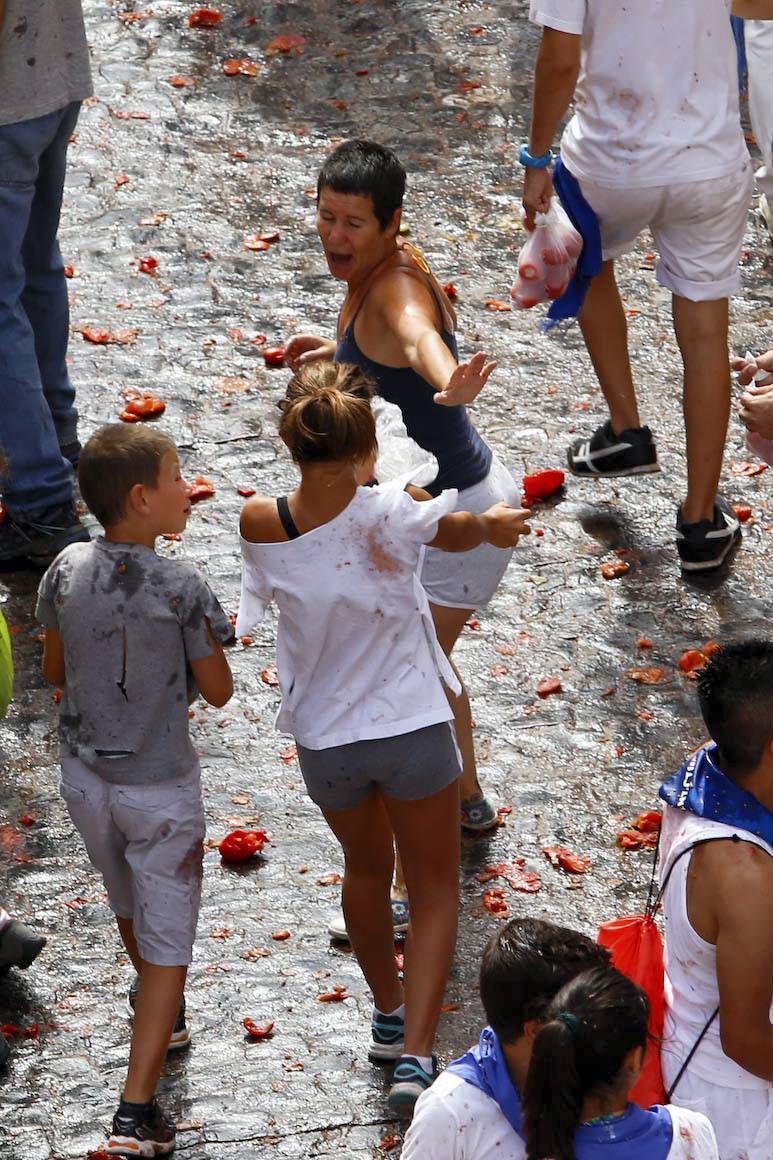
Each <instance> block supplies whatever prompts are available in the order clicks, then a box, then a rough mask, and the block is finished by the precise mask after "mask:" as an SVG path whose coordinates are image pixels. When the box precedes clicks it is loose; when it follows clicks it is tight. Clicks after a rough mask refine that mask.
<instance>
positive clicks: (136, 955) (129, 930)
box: [115, 915, 144, 975]
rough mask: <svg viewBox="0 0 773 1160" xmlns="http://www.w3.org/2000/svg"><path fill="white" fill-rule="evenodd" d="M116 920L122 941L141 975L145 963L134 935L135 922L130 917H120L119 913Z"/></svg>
mask: <svg viewBox="0 0 773 1160" xmlns="http://www.w3.org/2000/svg"><path fill="white" fill-rule="evenodd" d="M115 920H116V922H117V923H118V931H119V933H120V935H121V941H122V942H123V945H124V946H125V947H126V953H127V955H128V956H129V958H130V959H131V961H132V966H133V967H134V969H135V971H136V972H137V974H138V975H141V974H142V968H143V966H144V963H143V961H142V958H141V956H140V952H139V948H138V947H137V940H136V939H135V937H134V923H133V922H132V920H131V919H130V918H119V917H118V915H116V916H115Z"/></svg>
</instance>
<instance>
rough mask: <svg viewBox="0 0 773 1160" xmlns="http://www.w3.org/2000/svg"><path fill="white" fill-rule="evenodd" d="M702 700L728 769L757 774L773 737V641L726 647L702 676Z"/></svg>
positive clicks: (741, 642) (736, 775) (756, 640)
mask: <svg viewBox="0 0 773 1160" xmlns="http://www.w3.org/2000/svg"><path fill="white" fill-rule="evenodd" d="M698 700H699V702H700V707H701V714H702V715H703V720H704V721H705V722H706V728H707V729H708V731H709V733H710V734H711V738H712V740H713V741H715V742H716V743H717V746H718V747H719V756H720V763H721V765H722V769H723V771H724V772H725V773H726V774H727V775H728V777H730V778H738V779H743V778H744V777H746V776H747V775H748V774H750V773H753V772H754V770H755V769H756V768H757V766H758V765H759V764H760V762H761V761H762V757H763V754H764V752H765V747H766V746H767V745H768V744H769V743H770V741H771V739H772V738H773V641H771V640H764V639H762V638H759V637H752V638H749V639H747V640H739V641H736V642H735V643H733V644H726V645H723V646H722V648H721V649H720V650H719V651H718V652H716V653H714V655H713V656H712V657H711V660H710V661H709V663H708V664H707V665H706V667H705V668H703V669H701V670H700V671H699V672H698Z"/></svg>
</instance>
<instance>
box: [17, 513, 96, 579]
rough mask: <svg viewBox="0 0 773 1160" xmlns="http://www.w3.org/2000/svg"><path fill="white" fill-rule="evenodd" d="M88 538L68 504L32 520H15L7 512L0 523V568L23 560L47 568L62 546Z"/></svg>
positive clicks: (76, 515) (84, 540)
mask: <svg viewBox="0 0 773 1160" xmlns="http://www.w3.org/2000/svg"><path fill="white" fill-rule="evenodd" d="M90 539H91V536H90V535H89V533H88V532H87V530H86V529H85V528H84V526H83V524H82V523H81V522H80V520H79V519H78V513H77V512H76V510H75V508H74V507H73V505H72V504H71V503H66V504H63V505H62V506H61V507H58V508H50V509H49V510H48V511H47V512H44V513H43V514H42V515H41V516H39V517H38V518H37V519H35V520H22V519H15V518H14V517H13V516H12V515H10V513H9V514H8V515H6V518H5V519H4V520H3V522H2V524H0V567H2V566H3V565H5V564H11V565H12V564H18V563H20V562H22V561H25V562H27V563H28V564H29V565H31V566H32V567H35V568H47V567H48V565H49V564H50V563H51V561H52V560H53V559H54V557H55V556H58V555H59V553H60V552H61V550H62V548H66V547H67V545H68V544H74V543H81V542H83V543H87V542H88V541H89V540H90Z"/></svg>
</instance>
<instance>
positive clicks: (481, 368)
mask: <svg viewBox="0 0 773 1160" xmlns="http://www.w3.org/2000/svg"><path fill="white" fill-rule="evenodd" d="M405 180H406V176H405V170H404V169H403V167H402V165H401V164H400V162H399V161H398V159H397V157H396V156H395V155H394V153H392V152H391V150H389V149H385V148H384V147H382V146H380V145H377V144H374V143H373V142H369V141H360V140H353V141H346V142H344V143H343V144H342V145H340V146H339V147H338V148H337V149H336V150H335V151H334V152H333V153H332V154H331V155H330V156H329V157H328V158H327V160H326V161H325V163H324V165H323V168H322V170H321V172H320V175H319V179H318V183H317V231H318V233H319V236H320V239H321V241H322V245H323V248H324V251H325V258H326V259H327V263H328V267H329V269H330V272H331V274H332V275H333V277H334V278H337V279H339V280H340V281H344V282H346V285H347V294H346V298H345V300H344V304H343V308H342V310H341V314H340V317H339V328H338V338H337V341H336V342H333V341H330V340H328V339H325V338H321V337H319V336H316V335H310V334H302V335H296V336H295V337H293V338H291V339H290V341H289V342H288V343H287V346H286V348H285V357H286V360H287V362H288V364H289V366H290V367H291V369H292V370H297V369H298V367H300V366H302V365H303V364H304V363H306V362H309V361H313V360H315V359H320V358H321V359H326V358H327V359H335V360H336V361H337V362H342V363H343V362H345V363H354V364H356V365H357V366H359V367H361V368H362V370H364V371H365V372H366V373H367V374H368V375H369V376H370V377H371V379H372V380H373V382H374V384H375V387H376V391H377V392H378V394H380V395H382V396H383V397H384V398H385V399H387V400H388V401H389V402H391V403H394V404H396V405H397V406H398V407H399V408H400V410H401V412H402V416H403V421H404V423H405V426H406V428H407V431H408V434H409V435H410V436H411V437H412V438H413V439H415V441H416V442H417V443H418V444H419V446H421V447H423V448H425V450H427V451H430V452H432V454H433V455H434V456H435V458H436V459H437V461H438V468H439V470H438V475H437V478H436V479H435V481H434V483H432V484H431V485H429V486H428V488H427V490H428V491H430V492H431V493H432V494H434V495H436V494H439V493H440V491H442V490H443V489H444V488H449V487H454V488H457V489H458V490H459V493H460V494H459V501H458V502H459V506H460V508H461V507H463V508H465V509H466V510H468V511H472V512H481V511H484V510H485V509H486V508H487V507H489V506H490V505H491V503H493V502H497V501H505V502H507V503H510V504H513V505H514V506H519V490H518V488H517V487H516V484H515V481H514V480H513V477H512V476H511V474H510V473H509V471H507V469H506V468H505V467H504V465H503V464H502V463H500V462H499V460H498V459H497V458H496V456H494V455H493V453H492V451H491V448H490V447H489V446H488V445H487V444H486V442H485V441H484V440H483V439H482V438H481V436H480V434H479V433H478V432H477V430H476V429H475V427H474V426H473V424H472V422H471V421H470V418H469V415H468V413H467V410H466V406H465V404H467V403H470V402H472V401H473V400H474V399H475V397H476V396H477V395H478V393H479V392H480V391H481V390H482V388H483V387H484V385H485V383H486V381H487V379H488V377H489V375H490V374H491V372H492V371H493V370H494V368H495V366H496V363H494V362H491V361H489V359H488V358H487V356H486V355H485V354H483V353H482V352H479V353H477V354H475V355H473V357H472V358H471V359H470V361H469V362H466V363H460V362H459V361H458V357H457V348H456V339H455V336H454V327H455V322H456V319H455V315H454V310H453V307H452V306H451V303H450V302H449V300H448V298H447V297H446V295H445V293H444V292H443V290H442V288H441V287H440V285H439V284H438V282H437V281H436V279H435V278H434V276H433V274H432V272H431V271H430V269H429V267H428V266H427V264H426V262H425V261H424V259H423V258H422V257H421V255H420V254H419V253H418V251H417V250H415V249H414V247H413V246H410V245H408V244H407V243H405V242H404V241H403V240H402V239H401V238H400V236H399V228H400V217H401V207H402V201H403V194H404V191H405ZM487 548H488V545H486V546H485V548H484V549H475V550H474V551H472V552H465V553H461V554H459V555H458V556H457V557H452V556H450V555H448V554H447V553H444V552H441V551H437V550H435V549H428V550H427V554H426V557H425V561H424V564H423V567H422V571H421V581H422V584H423V585H424V588H425V589H426V591H427V594H428V596H429V599H430V604H431V608H432V615H433V619H434V622H435V628H436V630H437V634H438V639H439V641H440V644H441V646H442V647H443V650H444V651H445V653H446V654H447V655H448V656H450V654H451V651H452V649H453V647H454V645H455V643H456V640H457V638H458V636H459V634H460V632H461V630H462V628H463V627H464V625H465V622H466V621H467V620H468V619H469V617H470V615H471V613H472V612H473V610H474V609H476V608H480V607H482V606H483V605H485V604H486V603H488V601H489V600H490V599H491V597H492V596H493V594H494V592H495V591H496V589H497V587H498V585H499V582H500V580H501V579H502V576H503V574H504V571H505V569H506V567H507V564H508V562H509V553H508V552H502V551H499V552H495V551H493V550H492V551H488V550H486V549H487ZM454 715H455V724H456V735H457V740H458V743H459V748H460V750H461V755H462V760H463V773H462V777H461V783H460V784H461V796H462V825H463V826H464V828H465V829H469V830H485V829H489V828H491V827H492V826H494V825H495V824H496V812H495V810H494V808H493V806H492V805H491V804H490V803H489V802H488V800H487V799H486V798H485V797H484V795H483V793H482V791H481V788H480V785H479V782H478V776H477V769H476V765H475V753H474V748H473V739H472V720H471V713H470V702H469V698H468V696H467V693H466V691H465V690H464V688H463V689H462V694H461V696H460V697H458V698H456V699H455V703H454ZM331 929H332V928H331Z"/></svg>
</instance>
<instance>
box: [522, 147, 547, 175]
mask: <svg viewBox="0 0 773 1160" xmlns="http://www.w3.org/2000/svg"><path fill="white" fill-rule="evenodd" d="M553 157H554V153H553V150H552V149H548V151H547V153H541V154H540V156H539V157H532V155H531V153H530V152H529V147H528V145H522V146H521V149H520V152H519V154H518V160H519V161H520V163H521V165H525V166H526V168H527V169H547V167H548V165H550V163H551V161H552V160H553Z"/></svg>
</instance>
